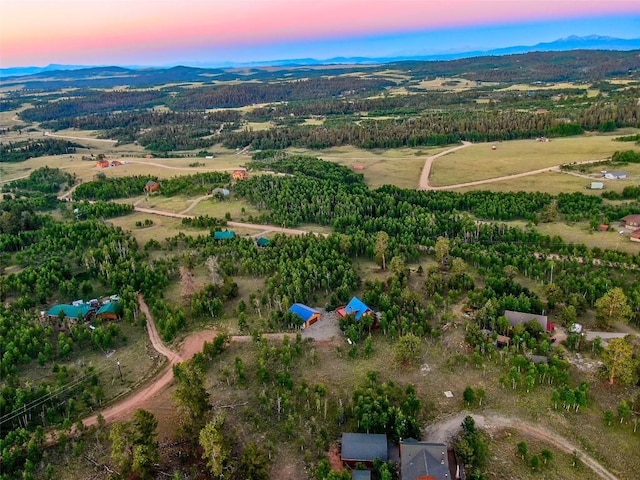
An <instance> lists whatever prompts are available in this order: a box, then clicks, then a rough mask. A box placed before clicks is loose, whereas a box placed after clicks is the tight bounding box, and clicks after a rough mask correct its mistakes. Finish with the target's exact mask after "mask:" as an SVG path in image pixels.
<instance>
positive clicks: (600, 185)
mask: <svg viewBox="0 0 640 480" xmlns="http://www.w3.org/2000/svg"><path fill="white" fill-rule="evenodd" d="M589 190H604V182H591V184H590V185H589Z"/></svg>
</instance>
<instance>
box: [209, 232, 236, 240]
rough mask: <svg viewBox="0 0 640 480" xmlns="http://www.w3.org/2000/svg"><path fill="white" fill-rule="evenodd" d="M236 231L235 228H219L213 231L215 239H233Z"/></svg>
mask: <svg viewBox="0 0 640 480" xmlns="http://www.w3.org/2000/svg"><path fill="white" fill-rule="evenodd" d="M235 236H236V233H235V232H234V231H233V230H218V231H216V232H213V239H214V240H231V239H232V238H235Z"/></svg>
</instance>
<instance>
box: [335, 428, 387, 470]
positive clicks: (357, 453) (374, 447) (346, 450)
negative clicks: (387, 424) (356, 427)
mask: <svg viewBox="0 0 640 480" xmlns="http://www.w3.org/2000/svg"><path fill="white" fill-rule="evenodd" d="M341 458H342V462H343V463H344V464H346V465H349V466H350V467H354V466H355V465H356V464H357V463H362V464H364V465H367V466H371V465H373V461H374V460H375V459H376V458H379V459H380V460H382V461H383V462H386V461H387V460H388V459H389V452H388V450H387V436H386V435H384V434H380V433H343V434H342V452H341Z"/></svg>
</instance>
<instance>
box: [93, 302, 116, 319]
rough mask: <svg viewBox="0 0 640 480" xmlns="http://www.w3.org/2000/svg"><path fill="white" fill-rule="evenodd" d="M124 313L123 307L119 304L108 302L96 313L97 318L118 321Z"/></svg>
mask: <svg viewBox="0 0 640 480" xmlns="http://www.w3.org/2000/svg"><path fill="white" fill-rule="evenodd" d="M121 313H122V305H121V304H120V303H119V302H107V303H105V304H104V305H102V306H101V307H100V308H99V309H98V311H97V312H96V318H99V319H101V320H118V319H119V318H120V314H121Z"/></svg>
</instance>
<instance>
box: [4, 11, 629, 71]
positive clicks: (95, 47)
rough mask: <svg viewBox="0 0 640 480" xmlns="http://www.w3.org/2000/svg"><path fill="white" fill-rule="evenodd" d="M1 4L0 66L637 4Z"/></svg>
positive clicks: (565, 14) (572, 14)
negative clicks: (30, 61)
mask: <svg viewBox="0 0 640 480" xmlns="http://www.w3.org/2000/svg"><path fill="white" fill-rule="evenodd" d="M21 5H23V4H22V3H21V2H7V5H6V6H3V7H4V8H3V10H4V14H3V16H2V20H0V59H1V61H2V63H16V62H18V63H22V62H21V60H25V61H26V59H40V58H42V59H44V58H47V59H49V60H51V59H54V58H57V57H56V55H57V56H60V57H63V56H64V58H70V57H77V56H79V55H80V54H81V53H82V57H83V58H87V56H88V55H87V53H91V51H95V52H96V53H98V52H100V53H103V52H108V51H114V52H118V53H120V54H121V53H122V52H126V51H127V50H131V51H133V50H137V51H139V50H141V49H152V50H160V49H162V48H174V49H175V48H188V47H193V46H202V45H211V46H212V47H214V48H215V47H218V48H224V47H225V46H230V45H242V44H244V45H247V44H249V45H250V44H256V43H269V42H278V41H289V40H296V39H300V40H304V39H313V38H320V39H321V38H336V37H348V36H355V35H362V34H365V35H366V34H377V33H393V32H402V31H408V30H424V29H434V28H447V27H459V26H469V25H482V24H499V23H512V22H518V21H535V20H546V19H561V18H576V17H580V16H597V15H615V14H640V2H639V1H637V0H607V1H603V0H563V1H558V0H537V1H532V0H448V1H447V2H437V3H436V2H429V1H428V0H324V1H322V2H320V1H312V0H309V1H308V0H242V1H233V2H231V1H210V0H191V1H176V0H156V1H153V2H151V1H138V0H136V1H129V0H111V1H109V2H100V3H97V2H90V1H87V0H82V1H80V0H66V1H65V0H61V1H56V2H53V1H51V0H32V1H31V2H29V6H28V7H22V6H21Z"/></svg>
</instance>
